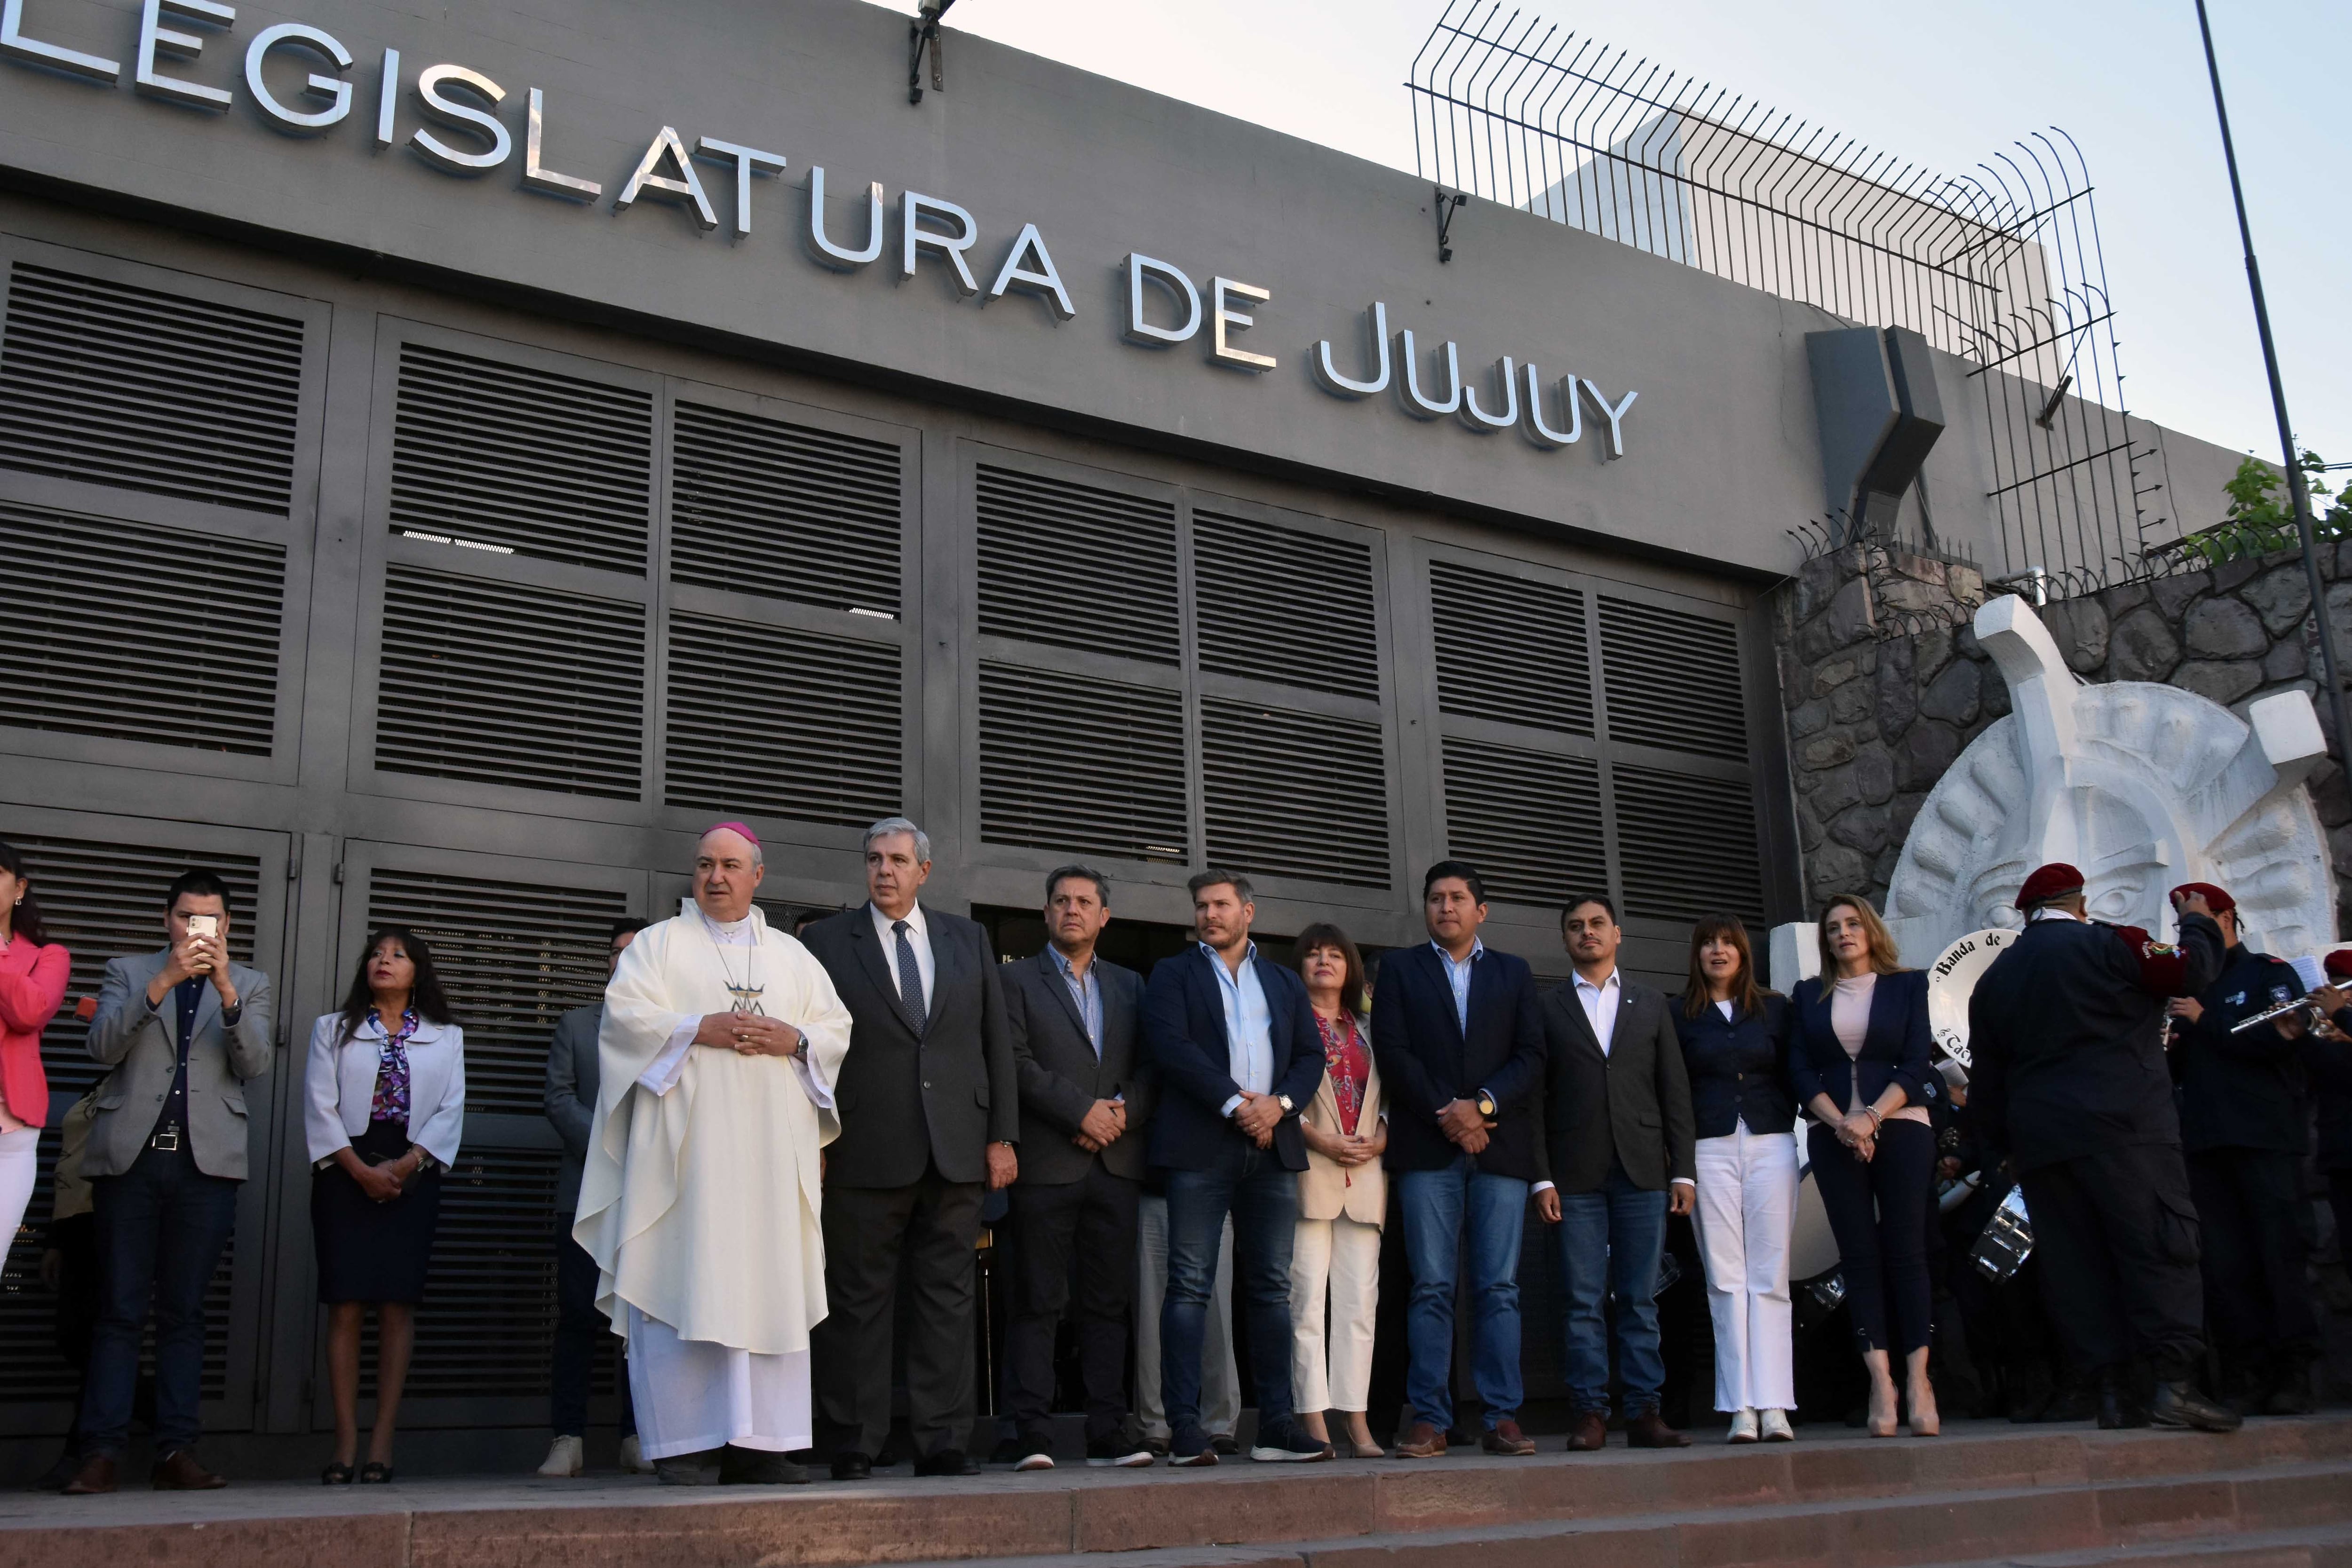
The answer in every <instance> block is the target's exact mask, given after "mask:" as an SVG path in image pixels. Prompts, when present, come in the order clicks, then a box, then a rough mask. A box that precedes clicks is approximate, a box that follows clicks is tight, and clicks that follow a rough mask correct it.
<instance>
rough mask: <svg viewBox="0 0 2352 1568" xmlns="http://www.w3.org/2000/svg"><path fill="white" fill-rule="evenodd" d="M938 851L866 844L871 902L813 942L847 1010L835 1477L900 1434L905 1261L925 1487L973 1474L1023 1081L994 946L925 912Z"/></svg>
mask: <svg viewBox="0 0 2352 1568" xmlns="http://www.w3.org/2000/svg"><path fill="white" fill-rule="evenodd" d="M930 874H931V841H930V838H929V835H928V834H926V833H925V832H924V831H922V830H921V829H920V828H918V827H917V826H915V824H914V823H912V822H910V821H907V819H906V818H904V817H891V818H888V819H886V820H885V821H879V822H877V823H875V824H874V825H873V826H872V827H870V828H868V829H866V903H864V904H860V905H858V906H857V907H856V909H852V910H847V911H845V912H844V913H842V914H840V915H835V916H833V917H832V918H831V919H829V920H821V921H819V922H818V923H817V924H816V925H812V926H810V927H809V929H808V934H807V936H803V938H802V940H803V942H804V943H805V944H806V945H807V946H808V950H809V951H810V952H811V953H813V954H814V955H815V956H816V959H817V962H819V963H821V964H823V965H824V968H825V973H826V974H828V975H830V976H831V977H833V986H834V989H835V991H836V992H838V993H839V994H840V997H841V999H842V1001H843V1002H844V1003H845V1005H846V1006H847V1007H848V1009H849V1014H850V1019H851V1026H850V1035H849V1053H848V1055H846V1056H845V1057H844V1058H843V1059H842V1062H841V1072H840V1077H839V1081H838V1082H836V1083H835V1085H834V1101H835V1104H836V1105H837V1106H838V1107H839V1114H840V1117H841V1136H840V1137H839V1138H837V1139H835V1141H834V1142H833V1144H832V1145H830V1146H829V1147H827V1149H826V1150H825V1174H824V1287H825V1300H826V1305H827V1306H828V1308H829V1309H830V1311H829V1312H828V1313H827V1315H826V1317H825V1320H824V1322H822V1323H820V1324H818V1325H817V1329H816V1333H815V1334H814V1336H813V1339H812V1343H811V1345H810V1351H811V1354H812V1357H813V1359H814V1364H815V1374H816V1375H815V1383H816V1396H817V1406H818V1416H819V1420H820V1422H821V1424H822V1427H823V1432H822V1436H823V1437H824V1439H825V1440H826V1441H828V1442H829V1443H830V1445H831V1446H832V1448H833V1477H834V1479H835V1480H862V1479H866V1477H867V1476H869V1475H871V1474H872V1473H873V1461H874V1455H875V1454H877V1452H879V1451H880V1449H881V1447H882V1444H883V1442H884V1440H885V1439H886V1438H887V1437H888V1436H889V1434H890V1363H891V1340H892V1337H893V1335H892V1319H893V1317H894V1315H895V1308H896V1305H897V1302H898V1261H899V1259H900V1257H901V1255H904V1257H905V1258H906V1260H907V1266H908V1278H909V1282H910V1285H911V1287H912V1290H911V1293H912V1295H913V1297H914V1301H913V1312H912V1313H911V1314H910V1316H911V1318H912V1322H910V1323H909V1324H908V1336H907V1419H908V1426H909V1427H910V1428H911V1429H912V1432H913V1437H914V1444H915V1453H916V1456H917V1457H916V1460H915V1473H916V1474H918V1475H926V1476H949V1475H955V1476H961V1475H972V1474H975V1473H977V1472H978V1470H979V1468H980V1467H979V1466H978V1465H977V1464H975V1463H974V1462H973V1461H972V1459H971V1456H970V1455H969V1454H967V1453H966V1452H965V1450H964V1446H963V1441H964V1433H963V1432H962V1430H961V1426H960V1423H961V1422H963V1421H964V1420H965V1419H966V1418H967V1416H968V1415H969V1411H968V1408H967V1407H968V1406H969V1405H970V1403H971V1354H972V1304H973V1301H974V1298H975V1292H974V1290H973V1285H974V1282H975V1279H976V1277H977V1273H978V1269H977V1265H976V1262H975V1260H974V1256H973V1248H974V1247H975V1246H976V1245H977V1244H978V1242H979V1240H980V1206H981V1201H982V1197H984V1196H985V1195H986V1194H987V1193H990V1192H993V1191H996V1190H998V1189H1000V1188H1003V1187H1007V1186H1012V1185H1013V1177H1014V1176H1016V1175H1017V1174H1018V1171H1019V1164H1018V1162H1017V1160H1016V1159H1015V1158H1014V1155H1013V1144H1014V1141H1015V1140H1016V1139H1018V1138H1019V1137H1020V1135H1021V1120H1020V1118H1021V1104H1020V1088H1019V1079H1018V1077H1017V1076H1016V1074H1015V1071H1014V1067H1013V1040H1012V1030H1011V1026H1010V1025H1008V1024H1007V1023H1006V1021H1005V1016H1004V988H1003V980H1002V978H1001V977H999V974H998V968H999V966H998V964H997V962H996V955H995V953H994V952H993V950H992V947H991V946H990V943H989V940H988V933H987V932H986V931H984V930H982V928H981V927H980V925H978V924H977V923H975V922H973V921H970V920H966V919H964V918H962V917H961V916H960V915H949V914H945V913H943V912H941V911H940V910H937V909H932V908H929V907H928V906H926V905H925V904H922V903H921V901H920V898H919V894H920V893H921V890H922V886H923V883H925V882H926V881H928V880H929V877H930Z"/></svg>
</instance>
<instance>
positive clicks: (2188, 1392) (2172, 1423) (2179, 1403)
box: [2147, 1378, 2245, 1432]
mask: <svg viewBox="0 0 2352 1568" xmlns="http://www.w3.org/2000/svg"><path fill="white" fill-rule="evenodd" d="M2147 1416H2148V1420H2149V1421H2150V1422H2151V1423H2152V1424H2153V1425H2156V1426H2158V1427H2196V1428H2197V1430H2199V1431H2200V1432H2234V1431H2236V1430H2237V1429H2238V1428H2239V1427H2242V1426H2244V1425H2245V1417H2244V1416H2241V1415H2239V1414H2238V1413H2237V1412H2236V1411H2235V1410H2232V1409H2231V1408H2230V1407H2229V1406H2226V1405H2221V1404H2217V1403H2215V1402H2214V1401H2213V1400H2210V1399H2209V1398H2207V1397H2206V1396H2205V1395H2204V1392H2203V1391H2202V1390H2200V1388H2199V1387H2198V1386H2197V1385H2195V1384H2193V1383H2191V1382H2189V1380H2188V1379H2187V1378H2182V1379H2180V1380H2179V1381H2178V1382H2173V1383H2163V1382H2159V1383H2158V1385H2156V1403H2155V1404H2154V1405H2153V1406H2149V1408H2148V1413H2147Z"/></svg>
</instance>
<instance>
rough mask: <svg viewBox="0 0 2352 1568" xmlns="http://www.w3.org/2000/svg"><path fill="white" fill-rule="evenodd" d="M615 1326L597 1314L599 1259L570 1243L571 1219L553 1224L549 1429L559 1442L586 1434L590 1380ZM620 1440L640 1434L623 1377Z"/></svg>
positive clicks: (561, 1217) (565, 1216)
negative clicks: (552, 1333) (637, 1432)
mask: <svg viewBox="0 0 2352 1568" xmlns="http://www.w3.org/2000/svg"><path fill="white" fill-rule="evenodd" d="M610 1327H611V1325H610V1324H608V1323H607V1322H605V1321H604V1313H602V1312H598V1311H597V1310H596V1260H595V1259H593V1258H591V1257H590V1256H588V1249H586V1248H585V1247H583V1246H581V1245H580V1243H578V1242H577V1241H574V1240H573V1239H572V1220H571V1218H570V1216H569V1215H568V1214H559V1215H558V1216H557V1217H556V1220H555V1364H554V1366H553V1368H552V1369H551V1373H552V1375H551V1378H550V1386H549V1389H548V1401H547V1402H548V1424H549V1425H550V1426H551V1427H554V1428H555V1435H556V1436H557V1437H586V1436H587V1435H588V1380H589V1375H590V1374H591V1372H592V1371H593V1368H594V1367H595V1364H596V1355H597V1353H598V1352H600V1351H602V1350H603V1349H604V1343H605V1336H606V1334H607V1333H609V1332H610ZM618 1381H619V1383H620V1389H621V1436H622V1437H627V1436H629V1435H630V1434H631V1433H633V1432H635V1430H636V1429H637V1416H636V1412H635V1409H633V1408H632V1407H631V1406H630V1403H629V1379H628V1375H627V1374H626V1372H625V1371H624V1373H623V1375H621V1377H620V1378H619V1380H618Z"/></svg>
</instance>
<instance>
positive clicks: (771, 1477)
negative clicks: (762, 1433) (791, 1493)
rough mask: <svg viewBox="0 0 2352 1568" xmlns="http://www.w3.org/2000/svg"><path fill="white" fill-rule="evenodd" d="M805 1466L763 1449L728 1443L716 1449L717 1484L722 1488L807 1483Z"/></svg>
mask: <svg viewBox="0 0 2352 1568" xmlns="http://www.w3.org/2000/svg"><path fill="white" fill-rule="evenodd" d="M808 1479H809V1478H808V1467H807V1466H806V1465H799V1464H794V1463H793V1461H792V1460H791V1459H789V1458H785V1457H784V1456H783V1455H782V1454H772V1453H769V1452H768V1451H767V1450H765V1449H763V1448H737V1447H736V1446H735V1445H734V1444H732V1443H730V1444H728V1445H727V1446H726V1447H725V1448H721V1449H719V1485H720V1486H723V1487H797V1486H805V1485H807V1484H808Z"/></svg>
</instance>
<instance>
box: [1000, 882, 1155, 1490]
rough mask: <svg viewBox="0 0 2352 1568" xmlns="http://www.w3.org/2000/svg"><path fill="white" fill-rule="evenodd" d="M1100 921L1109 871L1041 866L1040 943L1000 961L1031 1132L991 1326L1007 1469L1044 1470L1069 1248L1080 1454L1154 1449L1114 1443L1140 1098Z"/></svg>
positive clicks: (1128, 1007)
mask: <svg viewBox="0 0 2352 1568" xmlns="http://www.w3.org/2000/svg"><path fill="white" fill-rule="evenodd" d="M1109 924H1110V884H1109V883H1107V882H1105V881H1104V880H1103V876H1102V873H1099V872H1097V871H1091V870H1089V869H1087V867H1085V866H1082V865H1066V866H1064V867H1062V868H1061V869H1060V870H1059V871H1057V872H1055V873H1053V874H1052V875H1050V876H1048V877H1047V878H1046V879H1045V935H1046V938H1047V946H1046V948H1045V951H1044V952H1042V953H1040V954H1038V955H1037V956H1035V957H1034V958H1029V959H1025V960H1024V961H1022V962H1021V963H1018V964H1008V965H1006V966H1005V967H1004V1011H1005V1016H1006V1018H1007V1019H1008V1020H1009V1021H1010V1022H1011V1024H1012V1026H1013V1060H1014V1061H1016V1062H1017V1063H1018V1064H1019V1068H1020V1075H1021V1120H1022V1125H1023V1127H1024V1129H1026V1131H1027V1133H1028V1137H1027V1139H1026V1140H1025V1141H1024V1143H1023V1145H1022V1150H1021V1179H1020V1180H1019V1181H1017V1182H1015V1183H1013V1191H1012V1194H1011V1199H1012V1225H1011V1227H1010V1229H1011V1232H1012V1242H1013V1246H1012V1253H1013V1292H1012V1293H1013V1311H1012V1316H1011V1318H1010V1320H1009V1321H1008V1322H1007V1323H1006V1325H1005V1330H1004V1409H1005V1411H1006V1413H1007V1414H1009V1415H1010V1416H1012V1417H1013V1425H1014V1428H1015V1440H1016V1442H1017V1443H1018V1445H1019V1448H1020V1457H1019V1458H1018V1459H1017V1460H1016V1461H1015V1462H1014V1465H1013V1468H1014V1469H1022V1470H1050V1469H1053V1468H1054V1443H1053V1420H1052V1417H1051V1416H1050V1415H1049V1414H1048V1412H1049V1411H1050V1409H1051V1408H1052V1401H1053V1397H1054V1332H1055V1327H1056V1326H1057V1325H1058V1324H1059V1323H1060V1322H1061V1317H1062V1309H1063V1307H1064V1306H1065V1305H1066V1303H1067V1301H1068V1300H1069V1295H1070V1260H1071V1256H1072V1254H1073V1251H1075V1253H1076V1258H1077V1275H1078V1291H1077V1294H1078V1370H1079V1375H1080V1377H1081V1379H1082V1380H1083V1381H1084V1383H1085V1385H1086V1390H1087V1463H1088V1464H1089V1465H1095V1466H1107V1465H1118V1466H1132V1465H1148V1464H1150V1462H1151V1450H1150V1449H1149V1448H1142V1447H1140V1446H1138V1445H1130V1444H1126V1443H1122V1442H1121V1441H1120V1440H1119V1437H1120V1433H1121V1431H1122V1430H1123V1429H1124V1428H1125V1427H1126V1425H1127V1391H1126V1381H1127V1332H1128V1304H1129V1298H1130V1297H1131V1295H1132V1294H1133V1291H1134V1285H1135V1237H1136V1212H1137V1205H1138V1203H1139V1199H1140V1196H1141V1194H1142V1190H1143V1172H1144V1159H1143V1145H1144V1126H1145V1124H1146V1123H1147V1121H1148V1120H1149V1119H1150V1099H1149V1097H1150V1087H1149V1082H1148V1080H1147V1076H1146V1070H1145V1063H1146V1061H1147V1056H1146V1053H1145V1051H1144V1049H1143V1041H1142V1039H1141V1037H1140V1035H1139V1033H1138V1027H1137V1026H1138V1021H1139V1017H1140V1013H1141V1009H1142V1006H1143V977H1142V976H1140V975H1139V974H1137V973H1136V972H1135V971H1134V970H1132V969H1125V968H1121V967H1119V966H1118V965H1117V964H1114V963H1111V962H1110V961H1109V960H1108V959H1106V958H1101V957H1098V956H1096V953H1095V943H1096V941H1097V938H1099V937H1100V936H1102V932H1103V927H1104V926H1106V925H1109Z"/></svg>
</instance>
